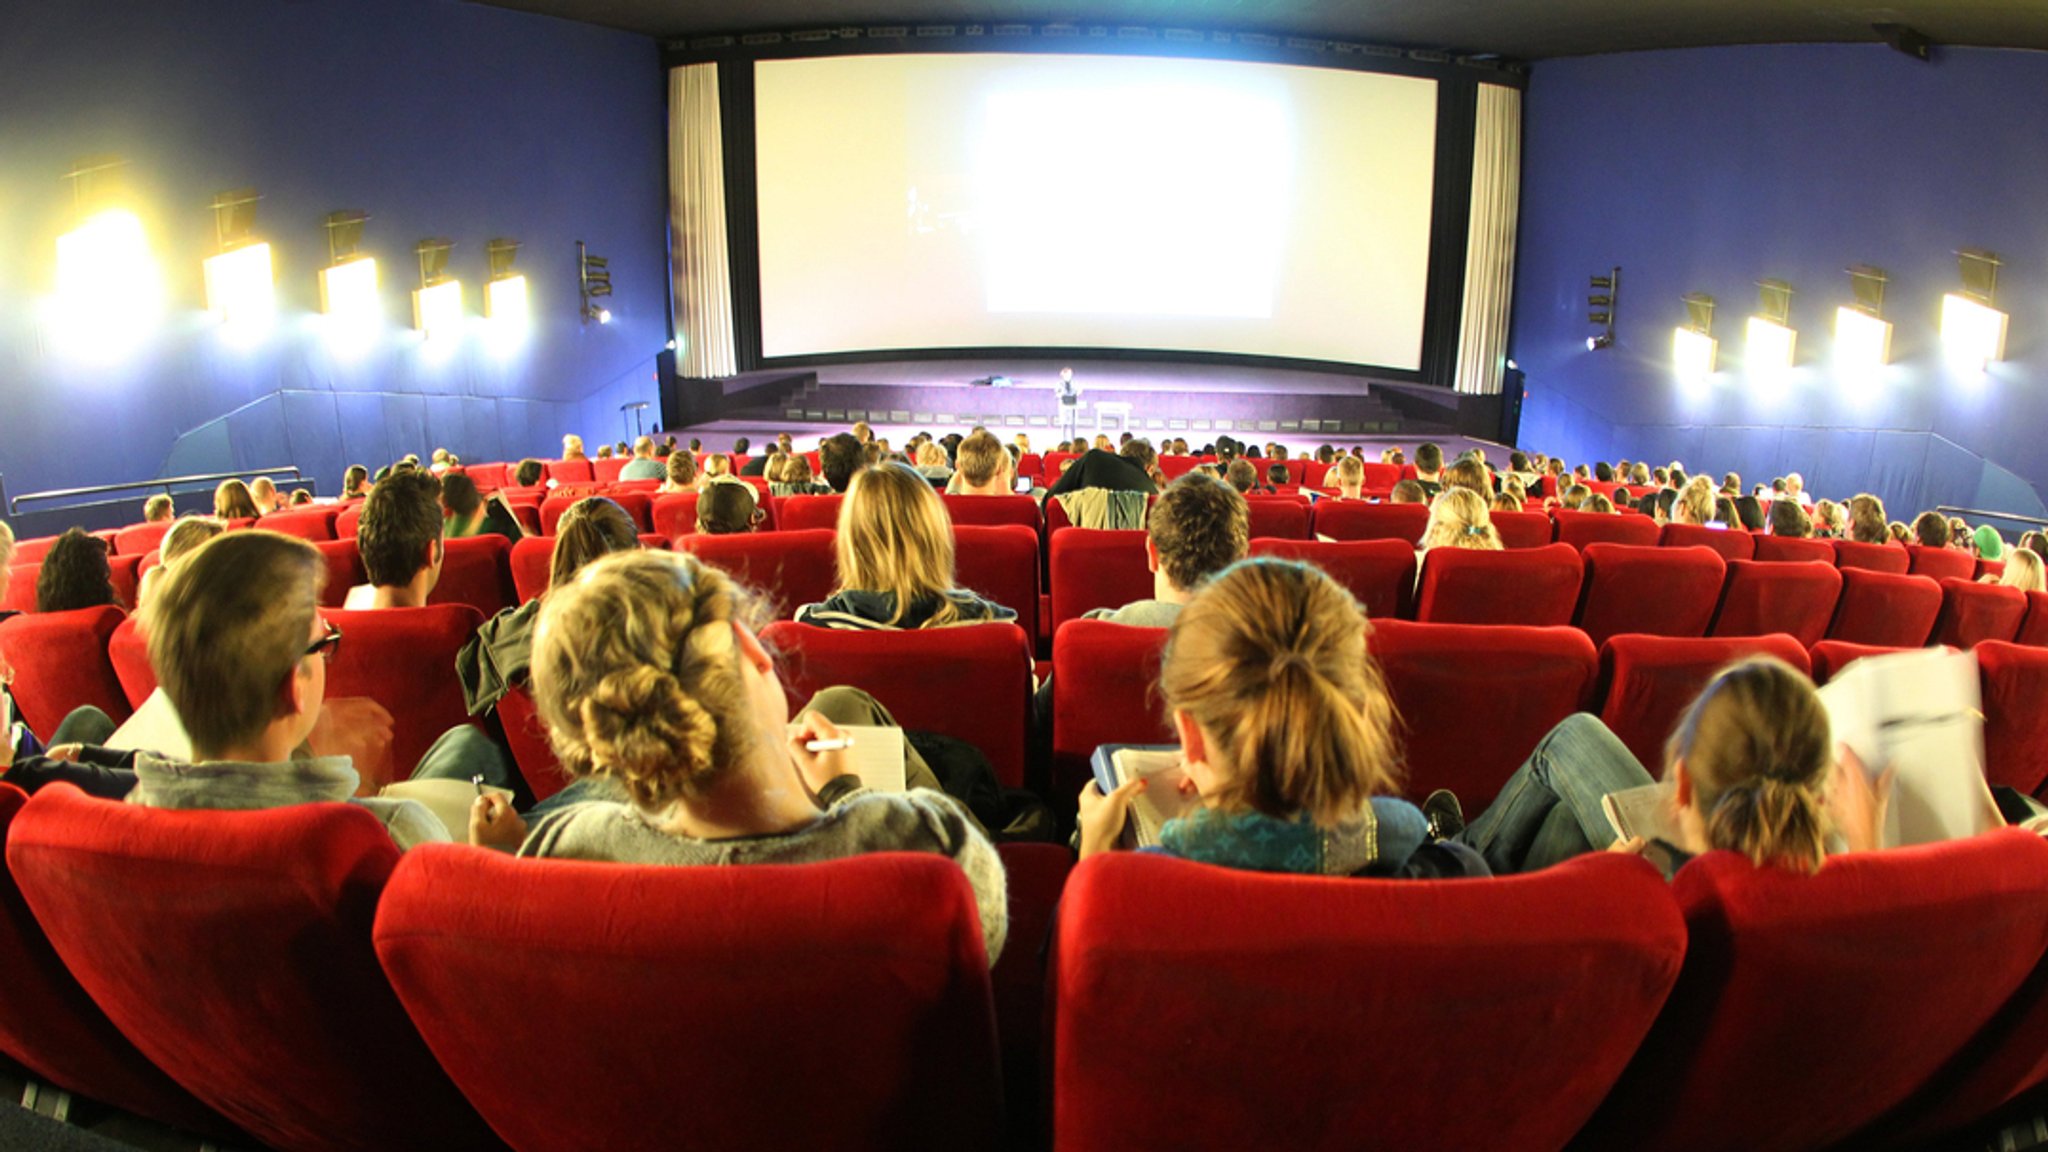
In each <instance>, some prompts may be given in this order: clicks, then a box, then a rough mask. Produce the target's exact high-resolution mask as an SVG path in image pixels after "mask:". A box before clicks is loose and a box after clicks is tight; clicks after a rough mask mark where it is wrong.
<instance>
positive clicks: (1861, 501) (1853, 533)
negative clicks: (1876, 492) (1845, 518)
mask: <svg viewBox="0 0 2048 1152" xmlns="http://www.w3.org/2000/svg"><path fill="white" fill-rule="evenodd" d="M1849 539H1851V540H1854V541H1856V542H1857V543H1859V544H1889V543H1891V529H1890V528H1889V526H1888V525H1887V524H1886V522H1885V517H1884V501H1882V500H1880V499H1878V498H1877V497H1875V496H1872V495H1871V494H1870V493H1868V492H1859V493H1857V494H1856V495H1854V496H1851V497H1849Z"/></svg>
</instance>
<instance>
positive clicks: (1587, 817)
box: [1458, 712, 1654, 876]
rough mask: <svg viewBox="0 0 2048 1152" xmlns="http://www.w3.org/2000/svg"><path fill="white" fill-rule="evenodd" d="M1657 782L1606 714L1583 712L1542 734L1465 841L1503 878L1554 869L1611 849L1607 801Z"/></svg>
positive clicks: (1462, 836)
mask: <svg viewBox="0 0 2048 1152" xmlns="http://www.w3.org/2000/svg"><path fill="white" fill-rule="evenodd" d="M1650 783H1654V781H1653V780H1652V779H1651V777H1650V774H1649V772H1647V771H1645V770H1644V768H1643V766H1642V765H1641V764H1640V763H1638V762H1637V761H1636V758H1635V756H1634V755H1633V754H1632V753H1630V752H1629V750H1628V747H1627V746H1626V745H1624V744H1623V743H1622V742H1621V740H1620V739H1619V738H1617V737H1616V736H1615V735H1614V733H1612V732H1610V731H1608V729H1607V725H1605V724H1602V723H1601V722H1600V718H1599V717H1597V716H1594V715H1593V714H1591V713H1589V712H1576V713H1573V714H1572V715H1570V716H1567V717H1565V718H1564V719H1563V720H1561V721H1559V722H1558V725H1557V727H1555V728H1552V729H1551V730H1550V733H1549V734H1548V735H1546V736H1544V737H1543V740H1542V742H1540V743H1538V744H1537V745H1536V750H1535V751H1534V752H1531V753H1530V754H1529V758H1528V759H1527V760H1525V761H1523V762H1522V766H1521V767H1520V768H1517V769H1515V774H1514V775H1513V776H1510V777H1509V778H1508V782H1507V786H1506V787H1505V788H1502V789H1501V792H1500V795H1499V796H1498V797H1496V798H1495V799H1494V801H1493V803H1492V804H1491V805H1489V806H1488V807H1487V809H1486V811H1485V812H1483V813H1481V814H1480V815H1479V817H1478V818H1477V819H1475V820H1473V821H1472V822H1471V823H1470V824H1469V825H1467V826H1466V828H1465V831H1464V832H1463V833H1462V834H1460V835H1459V837H1458V839H1459V840H1461V841H1463V842H1464V843H1465V844H1466V845H1467V846H1469V847H1471V848H1473V849H1475V850H1476V851H1478V853H1479V854H1480V855H1481V856H1484V857H1486V863H1487V866H1488V867H1490V868H1492V869H1493V872H1494V874H1495V875H1496V876H1503V875H1508V874H1511V873H1515V872H1534V871H1536V870H1537V869H1539V868H1548V867H1550V866H1551V865H1552V864H1556V863H1559V862H1560V861H1564V860H1569V859H1571V858H1572V857H1574V856H1581V855H1584V854H1585V853H1587V852H1592V851H1596V850H1599V849H1603V848H1606V847H1607V846H1608V845H1610V844H1612V843H1613V842H1614V827H1613V825H1611V824H1609V823H1608V821H1607V814H1606V813H1605V812H1603V811H1602V810H1601V808H1600V799H1601V797H1603V796H1605V795H1607V794H1608V793H1609V792H1620V791H1622V790H1623V789H1627V788H1639V787H1641V786H1642V785H1644V784H1650Z"/></svg>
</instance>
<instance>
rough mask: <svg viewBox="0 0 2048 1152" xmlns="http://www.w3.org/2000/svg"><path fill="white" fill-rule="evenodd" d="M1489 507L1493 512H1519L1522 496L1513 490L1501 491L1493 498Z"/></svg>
mask: <svg viewBox="0 0 2048 1152" xmlns="http://www.w3.org/2000/svg"><path fill="white" fill-rule="evenodd" d="M1491 508H1492V510H1493V511H1495V512H1520V511H1521V510H1522V498H1521V497H1520V496H1519V495H1517V494H1515V493H1513V492H1505V491H1504V492H1502V493H1500V494H1499V495H1497V496H1495V497H1494V498H1493V503H1492V505H1491Z"/></svg>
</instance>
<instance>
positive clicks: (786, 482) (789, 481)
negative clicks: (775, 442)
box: [768, 455, 832, 496]
mask: <svg viewBox="0 0 2048 1152" xmlns="http://www.w3.org/2000/svg"><path fill="white" fill-rule="evenodd" d="M830 491H832V489H830V488H827V487H826V486H825V485H823V484H820V483H818V482H817V481H815V480H813V479H812V478H811V462H810V460H809V459H808V458H806V457H803V456H798V455H791V456H790V457H789V459H787V460H786V461H784V462H783V465H782V482H781V483H780V484H770V485H768V492H769V494H770V495H772V496H818V495H823V494H825V493H828V492H830Z"/></svg>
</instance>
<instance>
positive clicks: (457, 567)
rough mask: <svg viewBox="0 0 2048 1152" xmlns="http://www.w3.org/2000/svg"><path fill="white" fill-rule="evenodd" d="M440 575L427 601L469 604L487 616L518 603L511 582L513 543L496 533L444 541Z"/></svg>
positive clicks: (517, 595)
mask: <svg viewBox="0 0 2048 1152" xmlns="http://www.w3.org/2000/svg"><path fill="white" fill-rule="evenodd" d="M442 549H443V551H442V554H441V578H440V579H439V580H437V581H435V582H434V590H433V591H432V592H429V593H428V594H427V603H428V604H467V605H469V606H470V607H472V608H474V609H476V610H477V611H478V612H480V613H482V614H483V615H485V616H495V615H497V614H498V613H499V612H501V611H503V610H505V609H506V608H510V607H511V606H513V605H514V604H517V603H519V589H518V587H517V586H516V585H514V584H513V583H512V542H511V541H510V540H507V539H505V538H504V537H503V536H500V535H498V534H497V533H495V532H492V533H487V534H485V535H482V536H469V537H465V538H463V539H460V540H447V541H443V542H442Z"/></svg>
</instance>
